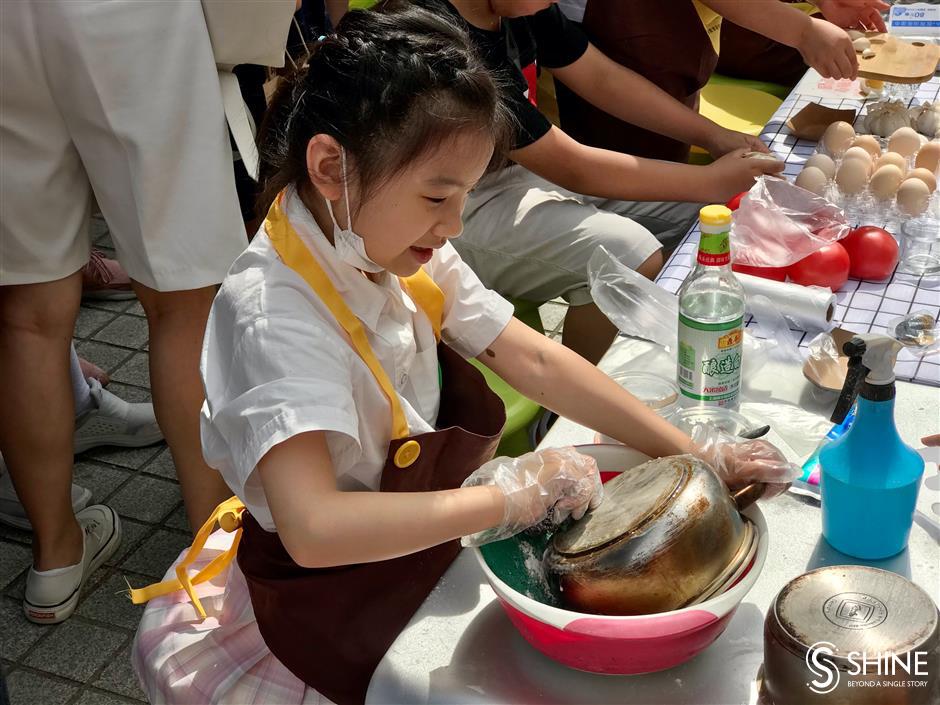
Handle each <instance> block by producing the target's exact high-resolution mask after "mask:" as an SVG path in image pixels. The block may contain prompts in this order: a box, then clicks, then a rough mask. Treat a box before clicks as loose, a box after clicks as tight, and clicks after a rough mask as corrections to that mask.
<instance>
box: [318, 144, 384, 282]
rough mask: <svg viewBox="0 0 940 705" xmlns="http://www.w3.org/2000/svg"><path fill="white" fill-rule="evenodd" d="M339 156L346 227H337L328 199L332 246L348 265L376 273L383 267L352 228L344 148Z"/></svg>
mask: <svg viewBox="0 0 940 705" xmlns="http://www.w3.org/2000/svg"><path fill="white" fill-rule="evenodd" d="M341 149H342V152H341V158H342V160H343V199H344V200H345V201H346V228H345V229H343V228H341V227H339V223H337V222H336V218H335V217H334V215H333V205H332V204H331V203H330V201H329V199H327V201H326V208H327V210H328V211H329V212H330V220H332V221H333V247H335V248H336V254H337V255H339V258H340V259H341V260H343V262H345V263H346V264H348V265H351V266H353V267H355V268H356V269H359V270H362V271H363V272H370V273H372V274H376V273H378V272H381V271H383V270H384V269H385V268H384V267H380V266H379V265H377V264H376V263H375V262H373V261H372V260H371V259H369V255H367V254H366V243H365V240H363V239H362V237H360V236H359V235H357V234H356V233H355V232H353V229H352V212H351V211H350V209H349V187H348V185H347V180H346V150H345V149H343V148H341Z"/></svg>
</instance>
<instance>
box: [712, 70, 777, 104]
mask: <svg viewBox="0 0 940 705" xmlns="http://www.w3.org/2000/svg"><path fill="white" fill-rule="evenodd" d="M708 82H709V83H712V84H714V85H716V86H722V85H732V86H741V88H750V89H752V90H755V91H763V92H764V93H770V95H773V96H777V97H778V98H779V99H780V100H786V98H787V96H788V95H790V91H791V90H792V89H791V88H790V87H789V86H784V85H783V84H780V83H771V82H770V81H755V80H753V79H749V78H732V77H731V76H723V75H721V74H720V73H713V74H712V77H711V78H710V79H709V80H708Z"/></svg>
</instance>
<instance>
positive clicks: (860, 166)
mask: <svg viewBox="0 0 940 705" xmlns="http://www.w3.org/2000/svg"><path fill="white" fill-rule="evenodd" d="M836 183H837V184H838V185H839V189H840V190H841V191H842V193H846V194H850V195H851V194H856V193H861V192H862V191H864V190H865V187H866V186H868V165H867V164H866V163H865V162H863V161H862V160H860V159H846V160H845V161H844V162H842V164H840V165H839V170H838V171H837V172H836Z"/></svg>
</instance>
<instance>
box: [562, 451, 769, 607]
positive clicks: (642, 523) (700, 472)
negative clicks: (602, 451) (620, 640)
mask: <svg viewBox="0 0 940 705" xmlns="http://www.w3.org/2000/svg"><path fill="white" fill-rule="evenodd" d="M604 489H605V499H604V502H603V503H602V504H601V505H600V506H599V507H598V508H597V509H595V510H594V511H592V512H589V513H588V514H586V515H585V517H584V518H583V519H581V520H580V521H578V522H576V523H575V524H573V525H572V526H571V527H570V528H569V529H567V530H565V531H561V532H558V533H557V534H556V535H555V537H554V540H553V542H552V545H551V546H550V548H549V550H548V552H547V554H546V557H545V565H546V570H547V572H548V573H549V574H550V575H552V576H553V577H554V579H556V580H557V581H558V586H559V589H560V591H561V595H562V599H563V601H564V604H565V606H566V607H568V608H569V609H574V610H578V611H580V612H590V613H594V614H607V615H641V614H654V613H658V612H667V611H669V610H675V609H679V608H681V607H684V606H686V605H689V604H692V603H694V602H695V600H696V599H697V598H698V597H699V596H700V595H701V594H702V593H703V592H705V591H707V590H708V589H709V588H710V586H714V584H715V581H716V580H720V578H721V576H722V575H723V574H727V573H728V572H729V571H730V572H733V571H734V569H735V567H737V565H739V564H740V563H741V562H742V561H743V560H744V559H745V558H746V557H747V555H748V551H749V548H750V544H751V541H752V540H753V532H752V531H748V527H747V525H746V522H747V519H745V518H744V517H742V515H741V513H740V511H741V510H743V509H745V508H746V507H748V506H749V505H750V504H752V503H753V502H754V501H756V500H757V498H758V497H760V495H761V494H762V492H763V489H764V488H763V485H761V484H753V485H748V486H747V487H745V488H743V489H741V490H739V491H738V492H736V493H735V494H733V495H732V494H731V493H730V492H729V490H728V488H727V487H726V486H725V484H724V483H723V482H722V481H721V480H720V479H719V478H718V477H717V476H716V475H715V474H714V472H712V470H711V469H710V468H709V467H708V466H707V465H706V464H705V463H703V462H702V461H700V460H698V459H697V458H694V457H693V456H691V455H681V456H673V457H668V458H658V459H655V460H650V461H649V462H647V463H644V464H642V465H639V466H637V467H635V468H632V469H630V470H627V471H625V472H623V473H621V474H620V475H619V476H618V477H616V478H614V479H613V480H611V481H610V482H608V483H607V484H606V485H605V486H604Z"/></svg>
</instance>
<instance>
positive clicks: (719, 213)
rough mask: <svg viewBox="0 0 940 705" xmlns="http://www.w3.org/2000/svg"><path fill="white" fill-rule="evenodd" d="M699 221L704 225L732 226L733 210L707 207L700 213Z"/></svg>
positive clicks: (716, 206)
mask: <svg viewBox="0 0 940 705" xmlns="http://www.w3.org/2000/svg"><path fill="white" fill-rule="evenodd" d="M698 219H699V221H700V222H701V223H702V224H703V225H730V224H731V210H730V209H729V208H727V207H726V206H719V205H714V206H705V207H704V208H702V210H700V211H699V212H698Z"/></svg>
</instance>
